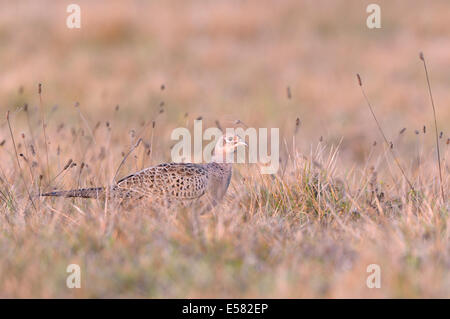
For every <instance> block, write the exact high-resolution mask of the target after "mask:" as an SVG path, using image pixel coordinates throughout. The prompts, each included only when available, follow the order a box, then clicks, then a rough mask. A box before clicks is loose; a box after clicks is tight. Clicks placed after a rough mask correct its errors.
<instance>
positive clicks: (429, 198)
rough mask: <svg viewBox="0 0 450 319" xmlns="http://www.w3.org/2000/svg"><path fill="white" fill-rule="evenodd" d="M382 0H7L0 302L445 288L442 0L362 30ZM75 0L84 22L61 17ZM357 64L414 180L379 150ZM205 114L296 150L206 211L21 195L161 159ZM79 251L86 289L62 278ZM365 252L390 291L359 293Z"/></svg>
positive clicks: (405, 8)
mask: <svg viewBox="0 0 450 319" xmlns="http://www.w3.org/2000/svg"><path fill="white" fill-rule="evenodd" d="M371 2H372V1H349V0H345V1H344V0H339V1H337V0H333V1H331V0H330V1H324V0H314V1H312V0H311V1H299V0H277V1H265V0H241V1H236V0H227V1H205V0H201V1H194V0H192V1H187V0H183V1H181V0H180V1H170V0H169V1H112V0H108V1H99V0H97V1H92V0H89V1H87V0H86V1H81V0H71V1H1V0H0V114H1V116H2V118H1V119H0V154H1V155H0V158H1V159H2V161H1V165H0V175H1V176H0V196H1V197H0V199H1V201H0V208H1V209H0V233H1V236H0V256H2V258H1V259H0V296H4V297H73V296H75V297H105V296H113V297H136V296H138V297H177V298H179V297H186V296H190V297H219V296H221V297H261V296H262V297H277V298H280V297H331V298H339V297H343V296H344V297H347V296H351V297H380V296H382V297H397V298H398V297H424V296H425V297H439V298H442V297H448V296H449V287H450V285H449V284H448V283H449V282H450V277H449V272H448V269H449V267H450V266H449V265H450V249H448V248H449V243H450V240H449V231H448V230H449V229H450V224H449V220H448V201H447V202H443V201H442V202H440V200H439V198H440V197H439V190H438V185H439V184H438V179H437V176H438V175H437V168H436V162H435V154H436V152H435V144H434V143H435V136H434V127H433V115H432V114H433V113H432V109H431V105H430V101H429V96H428V89H427V86H426V78H425V72H424V69H423V65H422V61H420V59H419V52H420V51H423V52H424V54H425V57H426V59H427V63H428V69H429V72H430V80H431V86H432V90H433V93H434V99H435V103H436V109H437V115H438V126H439V131H442V137H441V138H440V140H439V141H440V143H441V147H442V148H441V150H442V153H441V155H442V163H443V179H444V181H445V183H444V185H448V181H449V178H448V177H449V174H448V172H449V168H448V154H449V153H450V152H449V150H450V146H449V145H448V138H449V133H450V132H449V129H450V124H449V123H450V107H449V101H450V90H449V88H450V20H449V12H450V2H449V1H448V0H434V1H419V0H417V1H416V0H409V1H376V3H377V4H378V5H379V6H380V7H381V29H369V28H368V27H367V26H366V19H367V17H368V15H369V13H367V12H366V8H367V6H368V5H369V4H370V3H371ZM71 3H76V4H78V5H79V6H80V7H81V28H80V29H69V28H67V26H66V19H67V17H68V16H69V15H70V13H67V12H66V10H67V6H68V5H69V4H71ZM356 73H360V74H361V76H362V79H363V83H364V88H365V90H366V92H367V95H368V97H369V99H370V100H371V102H372V104H373V107H374V110H375V112H376V114H377V115H378V119H379V121H380V124H381V126H382V127H383V129H384V131H385V134H386V136H387V138H388V139H389V141H392V142H393V145H394V148H395V150H396V151H397V152H396V153H397V154H398V158H399V161H400V162H401V164H402V165H403V166H404V168H405V171H406V174H407V175H408V176H409V177H410V179H411V180H412V181H413V183H414V185H415V186H417V189H418V192H417V193H415V192H411V191H410V189H409V188H408V187H407V185H406V183H405V182H404V179H403V178H401V175H400V172H399V170H398V169H397V168H396V167H395V164H394V163H393V161H392V158H391V157H389V155H388V154H386V153H384V150H385V148H383V147H382V143H383V141H382V139H381V137H380V134H379V132H378V130H377V127H376V124H375V123H374V121H373V119H372V117H371V114H370V111H369V109H368V108H367V105H366V103H365V101H364V98H363V95H362V93H361V91H360V87H359V86H358V83H357V79H356V76H355V75H356ZM39 83H41V84H42V92H41V95H39V94H38V84H39ZM8 110H9V111H10V122H11V127H12V133H13V136H14V137H15V140H16V145H14V144H13V143H12V139H11V135H10V131H9V127H8V123H7V121H6V119H5V117H4V115H5V114H6V113H7V111H8ZM200 117H201V118H202V119H203V121H204V123H203V124H204V128H206V127H210V126H216V125H219V126H221V127H223V128H225V127H233V126H235V125H236V124H235V123H236V121H237V120H240V121H241V122H242V123H245V124H246V125H248V126H251V127H257V128H258V127H265V128H271V127H279V128H280V137H281V139H282V140H281V141H280V142H281V143H280V145H281V146H282V152H281V153H282V163H283V165H284V163H288V160H287V159H286V154H287V153H289V149H290V150H292V146H293V145H296V150H297V151H298V152H299V154H294V155H293V156H292V157H290V158H291V159H293V160H292V161H291V162H289V166H288V165H287V164H286V165H285V166H284V167H282V168H283V171H282V172H280V174H278V175H276V176H273V175H271V176H264V177H261V176H260V174H259V173H258V171H257V170H256V169H255V170H252V169H253V168H254V167H255V166H250V165H236V169H235V173H234V174H235V175H234V177H233V180H232V182H231V185H230V188H229V190H228V193H227V198H226V199H225V200H224V202H225V203H224V206H220V208H218V209H217V211H214V212H212V213H211V214H208V215H206V216H205V217H204V218H203V219H202V220H201V221H200V222H198V221H197V220H196V215H195V214H189V212H187V213H186V212H185V211H181V212H177V213H176V214H154V212H143V211H141V210H139V209H138V210H135V211H128V210H127V209H124V210H121V211H116V210H114V209H111V208H110V207H103V206H102V205H103V204H104V203H102V202H99V201H94V200H91V201H89V200H82V199H79V200H68V199H66V198H59V199H53V198H52V199H44V200H40V201H36V204H37V205H39V207H37V208H36V207H33V206H32V205H31V204H30V200H29V197H28V196H27V191H29V192H31V193H33V194H36V193H37V192H38V191H41V190H43V191H47V190H51V189H54V188H57V189H70V188H76V187H85V186H88V187H89V186H93V185H95V186H98V185H107V184H108V183H111V181H112V180H113V176H114V175H115V173H116V170H117V168H118V167H121V171H120V172H118V177H121V176H125V175H126V174H129V173H132V172H135V171H136V170H138V169H141V168H143V167H146V166H150V165H154V164H158V163H160V162H163V161H169V160H170V149H171V146H172V145H173V144H174V143H175V142H174V141H171V140H170V134H171V132H172V130H173V129H174V128H177V127H180V126H182V127H188V128H191V127H192V125H193V121H194V119H197V118H200ZM43 118H44V120H45V123H46V125H47V126H46V132H45V133H44V134H42V133H43V131H44V130H42V119H43ZM297 119H298V120H297ZM297 122H298V123H299V125H298V127H296V123H297ZM424 126H425V129H424ZM404 128H406V130H403V129H404ZM400 131H402V132H403V133H402V134H400ZM294 136H295V139H293V137H294ZM138 137H142V138H143V142H144V143H142V144H141V145H140V147H139V148H137V149H136V150H135V152H134V153H133V154H132V156H130V157H129V158H128V160H127V161H126V162H125V164H124V165H123V166H121V165H120V163H121V161H122V159H123V156H124V155H125V154H126V153H127V152H128V151H129V150H130V147H131V146H132V145H134V144H135V143H136V141H137V139H138ZM46 140H48V141H47V143H45V141H46ZM375 141H376V142H377V143H376V146H374V142H375ZM337 145H339V154H338V156H335V154H334V150H335V148H332V147H336V146H337ZM15 146H17V147H15ZM330 149H331V150H330ZM15 150H17V153H16V152H15ZM20 154H21V155H20ZM291 154H292V153H289V155H291ZM314 154H319V156H314ZM19 155H20V158H19ZM297 155H299V156H297ZM303 155H305V157H304V156H303ZM310 155H311V156H310ZM384 155H387V156H384ZM317 158H319V159H317ZM303 159H306V160H305V161H304V162H303ZM316 160H317V161H319V162H320V163H322V164H321V165H323V167H324V168H323V169H322V168H321V169H320V170H319V169H316V166H319V165H317V164H316V162H315V161H316ZM20 163H22V164H20ZM66 163H68V164H66ZM71 163H72V164H73V165H72V166H70V164H71ZM74 163H77V164H78V165H77V166H76V167H74ZM312 163H314V165H313V164H312ZM320 163H319V164H320ZM421 164H422V165H421ZM20 165H22V166H20ZM67 165H68V166H67ZM372 166H375V167H374V169H372V168H371V167H372ZM286 167H288V169H287V170H286V171H285V170H284V168H286ZM308 167H311V169H310V170H309V169H308ZM285 172H286V174H285ZM388 173H390V174H388ZM321 176H324V181H322V182H320V178H321ZM342 181H343V182H342ZM343 184H345V185H346V186H345V192H344V191H342V192H341V190H342V189H343V187H341V185H343ZM330 185H331V186H330ZM319 186H320V188H321V189H320V191H316V190H317V189H318V188H319ZM316 187H317V188H316ZM444 187H445V186H444ZM447 188H448V187H447ZM335 190H337V192H335ZM446 191H447V190H446ZM447 193H448V191H447ZM344 195H345V196H344ZM415 196H417V197H415ZM324 198H325V200H324ZM380 201H381V202H382V203H381V205H382V206H383V207H381V208H380ZM322 205H323V207H324V208H322ZM107 208H109V210H108V209H107ZM383 209H384V211H383ZM198 225H200V226H199V227H198ZM196 227H198V229H200V231H199V232H197V231H196V229H197V228H196ZM68 263H80V264H81V265H82V266H83V267H82V268H83V276H87V278H88V279H86V280H85V279H83V280H84V281H83V284H82V285H83V288H82V289H75V290H70V289H67V287H66V285H65V283H66V277H67V272H66V267H67V265H68ZM371 263H380V265H381V266H382V269H383V277H382V278H383V279H382V280H383V282H382V285H383V288H385V289H380V290H378V289H368V288H367V287H366V286H365V280H366V276H367V271H366V267H367V265H369V264H371ZM83 278H85V277H83Z"/></svg>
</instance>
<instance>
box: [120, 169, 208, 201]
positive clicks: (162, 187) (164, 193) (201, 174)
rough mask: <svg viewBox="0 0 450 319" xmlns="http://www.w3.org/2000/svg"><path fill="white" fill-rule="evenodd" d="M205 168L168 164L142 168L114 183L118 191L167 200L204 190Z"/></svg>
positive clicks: (206, 180)
mask: <svg viewBox="0 0 450 319" xmlns="http://www.w3.org/2000/svg"><path fill="white" fill-rule="evenodd" d="M207 184H208V171H207V170H206V169H205V168H204V167H203V165H201V164H191V163H168V164H160V165H157V166H152V167H149V168H146V169H144V170H142V171H140V172H137V173H135V174H132V175H129V176H127V177H124V178H122V179H121V180H119V181H118V182H117V187H118V188H119V189H121V190H130V191H131V192H133V193H138V194H142V195H144V196H156V197H161V198H167V199H177V200H187V199H195V198H198V197H200V196H202V195H203V194H205V192H206V188H207Z"/></svg>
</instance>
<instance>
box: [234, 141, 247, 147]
mask: <svg viewBox="0 0 450 319" xmlns="http://www.w3.org/2000/svg"><path fill="white" fill-rule="evenodd" d="M238 145H244V146H246V147H248V145H247V143H245V142H244V141H239V142H237V143H236V146H238Z"/></svg>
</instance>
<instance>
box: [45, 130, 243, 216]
mask: <svg viewBox="0 0 450 319" xmlns="http://www.w3.org/2000/svg"><path fill="white" fill-rule="evenodd" d="M219 143H220V144H219ZM219 143H218V145H216V148H215V154H216V155H217V154H218V153H220V154H226V153H227V152H231V151H233V152H234V150H235V148H236V146H237V145H239V144H243V143H242V142H240V139H239V138H233V139H229V138H228V139H226V138H224V139H223V141H222V142H219ZM231 174H232V165H231V164H228V163H217V162H211V163H207V164H193V163H165V164H160V165H157V166H152V167H148V168H146V169H143V170H142V171H139V172H136V173H134V174H131V175H128V176H126V177H124V178H122V179H121V180H119V181H118V182H117V183H116V184H115V185H112V186H109V187H106V188H105V187H95V188H82V189H76V190H69V191H54V192H49V193H45V194H42V195H41V196H62V197H82V198H99V199H105V198H106V197H108V199H113V200H117V201H120V202H124V203H131V204H150V205H159V206H164V207H173V206H191V205H193V204H196V205H197V204H200V205H203V206H208V207H212V206H215V205H216V204H217V203H218V202H219V201H220V200H221V199H222V198H223V196H224V195H225V193H226V191H227V188H228V186H229V184H230V180H231Z"/></svg>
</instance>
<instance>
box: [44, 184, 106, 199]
mask: <svg viewBox="0 0 450 319" xmlns="http://www.w3.org/2000/svg"><path fill="white" fill-rule="evenodd" d="M104 195H105V188H104V187H92V188H80V189H72V190H69V191H54V192H49V193H44V194H40V196H57V197H82V198H100V197H102V196H104Z"/></svg>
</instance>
